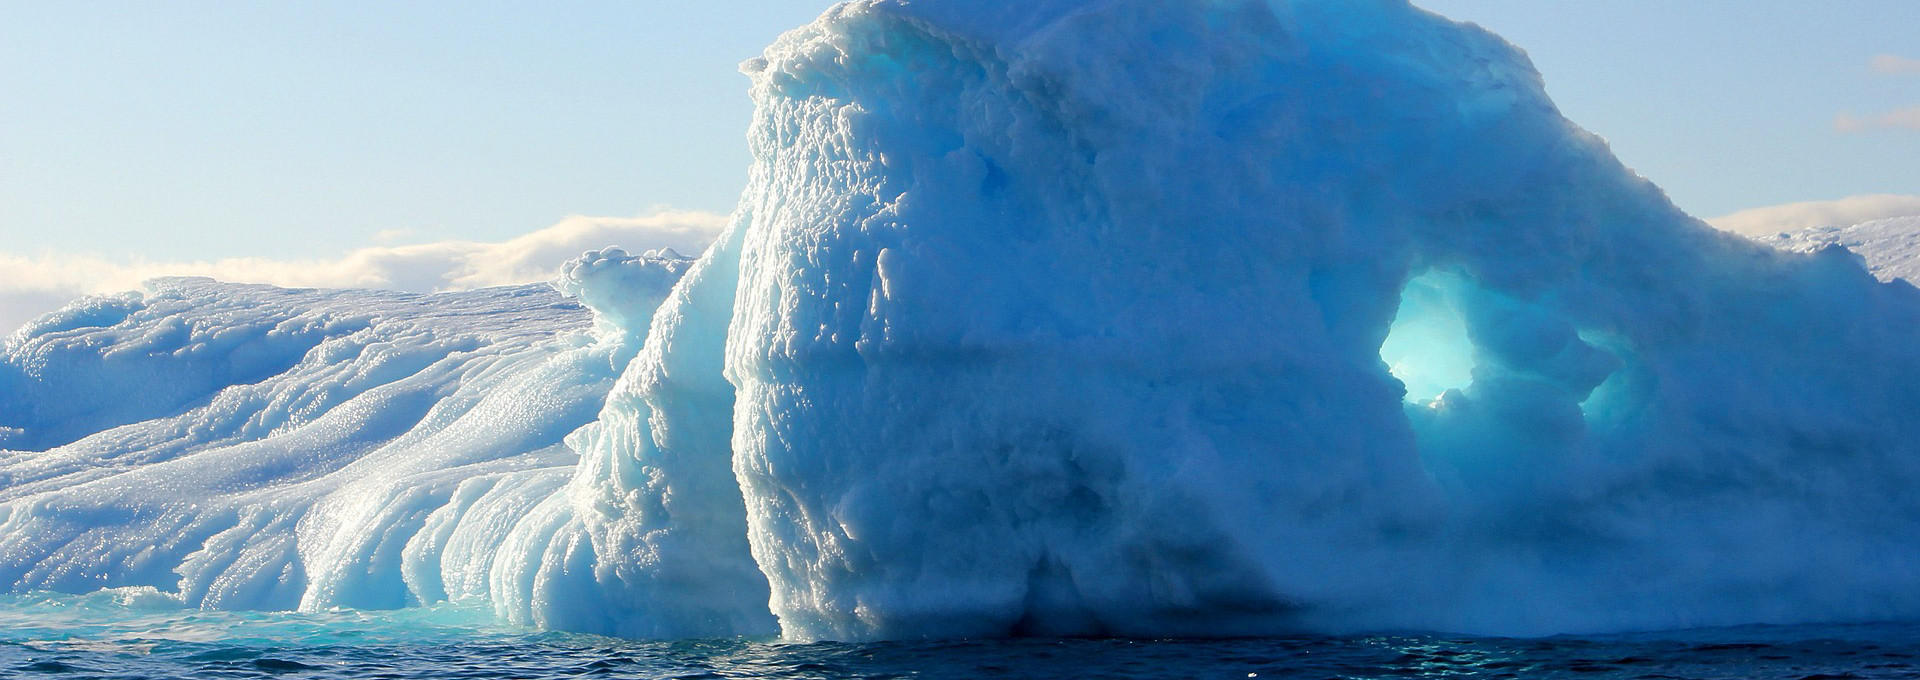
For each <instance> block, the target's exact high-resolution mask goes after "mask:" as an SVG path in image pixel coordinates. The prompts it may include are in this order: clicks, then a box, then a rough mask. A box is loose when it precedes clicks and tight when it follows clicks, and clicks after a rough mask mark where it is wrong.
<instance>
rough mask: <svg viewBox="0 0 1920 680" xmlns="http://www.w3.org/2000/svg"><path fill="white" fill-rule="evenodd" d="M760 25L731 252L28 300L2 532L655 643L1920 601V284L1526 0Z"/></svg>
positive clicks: (1353, 624)
mask: <svg viewBox="0 0 1920 680" xmlns="http://www.w3.org/2000/svg"><path fill="white" fill-rule="evenodd" d="M743 69H744V70H745V71H746V72H747V74H748V76H749V77H750V79H751V82H752V93H753V97H754V100H755V102H756V104H757V106H758V109H757V111H758V112H757V114H756V117H755V120H754V124H753V127H752V129H751V131H750V135H749V140H750V143H751V144H752V147H753V152H754V156H755V159H756V160H755V163H754V166H753V168H752V173H751V180H750V184H749V186H748V188H747V190H746V191H745V193H744V195H743V196H742V199H741V203H740V206H739V209H738V211H737V213H736V215H735V217H734V221H733V223H732V225H731V227H730V228H729V230H728V231H727V232H726V233H725V234H724V235H723V236H722V237H721V239H720V240H719V242H718V243H716V244H715V245H714V246H713V247H712V248H711V249H710V250H709V251H708V252H706V253H705V254H704V255H703V256H701V257H700V258H698V260H697V261H691V262H690V261H687V260H682V259H679V258H676V257H674V256H673V255H672V254H671V253H650V254H647V255H642V256H634V255H629V254H627V253H624V252H620V251H617V250H609V251H603V252H600V253H594V254H590V255H589V256H588V257H586V258H583V259H582V260H580V261H577V262H576V263H574V264H573V265H572V266H570V268H569V271H568V272H567V274H566V275H565V276H564V277H563V280H562V282H561V285H560V286H559V287H560V288H561V289H562V290H564V291H565V292H566V293H567V294H568V295H570V296H572V298H571V300H572V301H570V299H569V298H564V297H561V296H559V295H557V294H555V293H553V292H551V291H548V290H545V289H538V288H524V289H501V290H493V291H481V292H476V293H466V294H446V295H438V296H426V297H421V296H400V295H397V294H379V293H365V292H327V291H284V290H280V289H269V288H264V287H246V286H234V285H229V284H216V283H212V282H207V281H179V280H175V281H162V282H157V283H155V284H153V286H152V289H151V290H149V291H147V292H146V293H144V294H130V295H126V296H121V297H116V298H96V299H92V300H89V301H85V302H82V303H78V304H77V305H75V306H73V307H70V308H68V309H66V310H63V311H61V312H59V313H56V314H54V315H52V316H49V317H47V318H45V319H42V320H41V321H39V322H36V323H35V324H34V325H31V326H29V327H28V328H26V329H24V330H23V331H22V332H21V333H19V334H17V335H15V336H14V337H13V338H12V339H11V340H9V341H8V344H7V345H6V355H5V362H4V363H3V364H0V447H4V448H6V449H9V451H7V452H5V453H0V583H5V584H8V587H9V589H11V590H14V591H20V592H25V591H33V590H57V591H65V592H90V591H94V590H99V589H103V588H113V589H142V590H139V591H138V592H141V593H144V595H143V597H157V598H166V599H169V600H170V601H176V602H178V603H180V604H182V605H184V606H189V607H206V608H221V609H238V610H246V609H307V610H325V609H329V608H333V607H358V608H375V609H378V608H399V607H409V606H417V605H429V604H434V603H438V602H443V601H455V602H470V601H486V602H490V603H491V606H492V607H493V608H494V610H495V611H496V612H497V613H498V614H499V615H501V616H504V617H505V618H507V619H508V620H510V621H514V622H520V623H529V624H535V625H539V626H542V627H547V628H556V629H562V630H572V631H583V632H594V633H605V634H612V635H620V636H628V637H651V638H678V637H707V636H733V635H771V634H774V633H779V634H781V635H783V636H785V637H787V638H789V639H795V640H812V639H833V640H876V639H897V638H945V637H969V636H1005V635H1026V634H1032V635H1074V636H1079V635H1090V636H1101V635H1117V636H1237V635H1274V634H1292V633H1303V632H1310V633H1347V632H1355V631H1371V630H1428V631H1446V632H1456V633H1473V634H1498V635H1544V634H1553V633H1604V632H1619V631H1632V630H1653V629H1677V628H1695V627H1707V626H1727V625H1740V624H1755V623H1823V622H1851V621H1876V620H1889V619H1912V618H1915V617H1920V494H1915V493H1913V492H1912V490H1913V489H1916V488H1920V432H1917V431H1916V429H1920V419H1916V418H1913V417H1912V416H1911V413H1912V412H1913V411H1914V410H1915V409H1916V408H1917V407H1920V293H1917V292H1916V291H1915V289H1914V288H1913V287H1912V286H1910V285H1908V284H1906V283H1904V282H1898V281H1896V282H1893V283H1881V282H1879V281H1876V280H1875V279H1874V278H1873V277H1872V276H1871V275H1870V274H1868V272H1867V271H1866V269H1865V268H1864V267H1863V266H1862V265H1861V264H1860V262H1859V261H1858V260H1857V259H1856V258H1855V257H1853V256H1852V255H1851V254H1849V253H1847V252H1846V251H1845V250H1843V249H1839V248H1829V249H1825V250H1820V251H1817V252H1814V253H1811V254H1798V253H1789V252H1784V251H1778V250H1774V249H1771V248H1768V247H1765V246H1761V245H1757V244H1754V243H1751V242H1748V241H1746V240H1744V239H1741V238H1740V237H1737V236H1733V235H1728V234H1723V233H1720V232H1716V231H1714V230H1712V229H1710V228H1709V227H1707V226H1706V225H1704V224H1702V223H1700V222H1698V221H1697V220H1694V219H1692V218H1690V217H1688V216H1686V215H1685V214H1683V213H1681V212H1680V211H1679V210H1677V209H1676V208H1674V207H1673V206H1672V204H1671V203H1670V202H1669V201H1668V200H1667V199H1666V197H1665V196H1664V195H1663V194H1662V193H1661V192H1660V190H1659V189H1658V188H1657V187H1654V186H1653V185H1651V184H1650V183H1648V182H1646V181H1645V180H1643V179H1641V178H1639V177H1637V176H1636V175H1634V174H1633V173H1632V172H1631V171H1629V170H1628V169H1626V168H1625V167H1623V166H1622V165H1621V164H1620V163H1619V162H1618V161H1617V160H1615V159H1614V158H1613V156H1612V155H1611V154H1610V153H1609V152H1608V150H1607V149H1606V146H1605V144H1604V143H1603V142H1602V141H1601V140H1599V139H1598V138H1596V137H1594V136H1592V135H1590V134H1587V133H1585V132H1584V131H1582V130H1580V129H1579V128H1578V127H1576V126H1574V125H1573V124H1572V123H1570V122H1568V121H1566V120H1565V119H1564V118H1563V117H1561V116H1560V114H1559V113H1558V112H1557V110H1556V109H1555V108H1554V107H1553V105H1552V103H1551V102H1550V101H1548V99H1547V97H1546V95H1545V94H1544V92H1543V89H1542V86H1541V82H1540V77H1539V76H1538V75H1537V74H1536V72H1535V71H1534V70H1533V68H1532V67H1531V65H1530V64H1529V63H1528V61H1527V60H1526V58H1525V56H1524V55H1523V54H1522V53H1521V52H1520V51H1519V50H1518V49H1516V48H1514V47H1513V46H1511V45H1508V44H1507V43H1505V42H1504V41H1502V40H1500V39H1499V38H1498V37H1496V36H1493V35H1492V34H1489V33H1487V32H1485V31H1483V30H1481V29H1479V28H1477V27H1474V26H1470V25H1462V24H1456V23H1453V22H1451V21H1448V20H1446V19H1444V18H1441V17H1439V16H1436V15H1433V14H1430V13H1427V12H1425V11H1422V10H1419V9H1417V8H1415V7H1413V6H1411V5H1409V4H1408V3H1407V2H1405V1H1404V0H1340V1H1335V0H1206V1H1199V0H1194V1H1182V2H1162V1H1158V0H1039V1H1028V2H1002V1H998V0H996V1H993V2H979V1H977V0H976V1H967V2H962V1H961V0H862V1H859V2H852V3H847V4H843V5H840V6H838V7H836V8H834V9H833V10H830V11H829V12H828V13H827V14H826V15H825V16H824V17H822V18H821V19H820V21H818V22H817V23H815V24H813V25H811V26H808V27H805V28H802V29H799V30H796V31H794V32H792V33H789V34H787V35H786V36H784V37H782V38H781V39H780V41H779V42H778V43H777V44H775V45H774V46H773V47H771V48H769V49H768V50H767V52H766V54H765V56H764V57H763V58H761V59H756V60H753V61H751V62H749V63H747V64H746V65H744V67H743ZM588 310H590V311H591V321H589V314H588ZM655 310H657V311H655ZM120 592H133V591H124V590H123V591H120Z"/></svg>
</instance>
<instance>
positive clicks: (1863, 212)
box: [1707, 194, 1920, 236]
mask: <svg viewBox="0 0 1920 680" xmlns="http://www.w3.org/2000/svg"><path fill="white" fill-rule="evenodd" d="M1908 215H1920V196H1901V195H1897V194H1874V195H1868V196H1853V197H1849V198H1843V199H1840V200H1838V201H1810V202H1806V203H1788V204H1786V205H1775V206H1768V207H1765V208H1754V209H1752V210H1742V211H1740V212H1737V213H1734V214H1731V215H1725V216H1721V217H1715V218H1713V219H1710V220H1707V223H1708V224H1711V225H1713V226H1715V227H1719V228H1721V229H1725V230H1727V231H1731V232H1736V233H1740V234H1746V235H1749V236H1769V235H1773V234H1778V233H1782V232H1789V231H1798V230H1801V229H1808V228H1812V227H1847V226H1852V225H1855V224H1859V223H1861V222H1871V221H1874V220H1880V219H1886V218H1889V217H1906V216H1908Z"/></svg>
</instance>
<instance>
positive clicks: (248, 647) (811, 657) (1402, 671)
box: [0, 591, 1920, 680]
mask: <svg viewBox="0 0 1920 680" xmlns="http://www.w3.org/2000/svg"><path fill="white" fill-rule="evenodd" d="M0 677H7V678H42V677H44V678H126V679H131V678H396V679H397V678H581V677H586V678H684V679H692V678H876V679H877V678H943V679H944V678H1235V679H1244V678H1262V679H1272V678H1302V679H1308V678H1311V679H1314V680H1323V679H1329V678H1601V679H1608V678H1634V679H1667V678H1692V679H1701V680H1705V679H1711V678H1752V679H1759V678H1787V679H1793V680H1811V679H1816V678H1916V677H1920V625H1911V624H1882V625H1849V626H1791V627H1747V628H1733V629H1715V630H1704V631H1686V632H1677V633H1650V634H1638V635H1621V636H1606V637H1594V638H1578V637H1555V638H1538V639H1513V638H1475V637H1463V636H1433V635H1413V634H1405V635H1364V636H1354V637H1282V638H1263V639H1237V640H1037V639H1035V640H958V641H939V642H889V643H876V644H840V643H813V644H797V643H785V642H780V641H777V640H752V639H717V640H693V641H676V642H646V641H633V640H620V639H615V638H607V637H599V636H592V635H579V634H570V633H552V632H539V631H532V630H525V629H519V628H515V627H512V626H507V625H504V624H501V623H499V622H498V621H497V620H495V619H494V618H493V617H492V615H491V614H489V613H488V611H487V609H486V608H484V607H479V606H466V605H442V606H437V607H428V608H418V609H407V610H398V611H387V612H363V611H350V610H339V611H328V612H317V613H284V612H275V613H259V612H253V613H248V612H210V611H199V610H188V609H180V608H176V607H171V606H169V605H168V604H167V599H166V598H165V597H164V596H160V595H158V594H155V593H151V592H141V591H119V592H104V593H99V594H95V595H89V596H81V597H75V596H56V595H35V596H24V597H22V596H14V597H8V598H4V600H0Z"/></svg>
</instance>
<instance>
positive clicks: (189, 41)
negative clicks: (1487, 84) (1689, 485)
mask: <svg viewBox="0 0 1920 680" xmlns="http://www.w3.org/2000/svg"><path fill="white" fill-rule="evenodd" d="M829 4H830V3H828V2H818V1H812V0H705V1H701V2H692V1H681V0H650V1H633V2H587V1H580V0H559V1H553V2H538V3H535V2H512V3H510V2H474V1H460V2H444V1H428V0H414V1H409V2H386V1H381V2H370V1H366V0H327V1H307V0H278V1H273V2H258V1H252V0H247V1H239V0H197V1H195V2H145V1H142V2H132V1H126V2H106V1H77V0H0V253H14V254H34V253H41V252H47V251H52V252H60V253H67V252H87V253H94V254H99V255H104V256H108V257H126V256H129V255H132V254H141V255H144V256H146V257H149V258H155V259H191V258H215V257H230V256H264V257H277V258H287V257H324V256H332V255H335V254H338V253H340V252H344V251H346V250H348V249H351V248H354V247H358V246H363V245H368V244H372V243H374V242H376V240H377V239H378V237H377V234H379V233H380V232H393V231H402V230H406V231H410V232H411V233H410V234H409V235H407V236H405V237H404V240H407V241H433V240H441V239H449V238H470V239H481V240H499V239H504V238H508V237H511V236H513V235H516V234H520V233H524V232H527V231H531V230H534V229H538V228H540V227H543V226H546V225H549V224H552V223H554V222H556V221H557V220H559V219H560V218H562V217H564V216H566V215H569V214H588V215H634V214H639V213H643V212H646V211H648V210H650V209H651V208H652V207H654V206H659V205H672V206H676V207H681V208H692V209H701V210H708V211H718V212H724V211H727V210H729V209H730V208H731V207H732V202H733V199H734V197H735V195H736V194H737V193H738V191H739V189H740V186H741V184H742V183H743V181H744V178H745V166H746V163H747V161H748V157H747V152H746V147H745V142H744V140H743V131H744V129H745V127H746V124H747V119H748V116H749V113H750V110H749V103H748V101H747V97H746V94H745V91H744V90H745V84H746V81H745V79H744V78H743V77H742V76H740V75H739V74H738V73H737V72H736V71H735V66H736V64H738V62H740V61H741V60H743V59H746V58H748V57H751V56H754V55H755V54H757V53H758V52H759V49H760V47H762V46H763V45H764V44H765V43H767V42H769V41H770V40H772V39H773V38H774V36H776V35H778V34H779V33H780V32H781V31H782V30H784V29H786V28H789V27H792V26H796V25H799V24H801V23H805V22H806V21H808V20H810V19H811V18H812V17H814V16H815V15H817V14H818V13H819V12H820V11H821V10H823V9H824V8H825V7H827V6H828V5H829ZM1416 4H1420V5H1422V6H1425V7H1428V8H1430V9H1434V10H1436V11H1439V12H1441V13H1443V14H1447V15H1449V16H1453V17H1455V18H1458V19H1463V20H1470V21H1475V22H1478V23H1481V24H1482V25H1485V26H1487V27H1489V28H1492V29H1494V30H1495V31H1497V32H1500V33H1501V34H1503V35H1505V36H1507V37H1508V39H1510V40H1513V41H1514V42H1516V43H1518V44H1519V45H1521V46H1522V47H1524V48H1526V49H1527V50H1528V51H1529V53H1530V54H1532V55H1533V57H1534V59H1535V61H1536V63H1537V64H1538V65H1539V66H1540V68H1541V69H1542V71H1543V72H1544V73H1545V74H1546V78H1547V82H1548V87H1549V89H1550V90H1551V92H1552V93H1553V94H1554V95H1555V97H1556V99H1558V100H1559V101H1560V103H1561V105H1562V107H1563V109H1565V110H1566V111H1567V113H1568V115H1569V116H1570V117H1572V118H1573V119H1574V120H1576V121H1578V122H1580V123H1581V124H1583V125H1585V126H1586V127H1588V128H1589V129H1591V130H1594V131H1595V132H1598V133H1600V134H1601V135H1603V136H1605V137H1607V138H1608V139H1610V140H1611V141H1612V142H1613V144H1614V146H1615V149H1616V151H1617V152H1618V153H1619V154H1620V155H1621V156H1622V157H1623V158H1624V159H1625V160H1626V161H1627V162H1628V164H1630V165H1632V166H1634V167H1635V168H1637V169H1638V170H1640V171H1641V172H1642V174H1645V175H1647V176H1648V177H1651V178H1652V179H1654V180H1655V181H1657V182H1659V183H1661V184H1662V185H1663V186H1665V187H1667V189H1668V190H1669V192H1670V193H1671V194H1672V195H1673V196H1674V197H1675V199H1676V200H1677V201H1678V202H1679V203H1680V204H1681V206H1682V207H1684V208H1687V209H1689V210H1691V211H1694V212H1695V213H1697V214H1700V215H1702V216H1713V215H1718V214H1722V213H1727V212H1732V211H1735V210H1738V209H1742V208H1749V207H1756V206H1763V205H1770V204H1775V203H1785V202H1792V201H1803V200H1816V199H1832V198H1839V197H1843V196H1848V195H1854V194H1866V193H1902V194H1920V130H1912V129H1891V128H1890V129H1877V130H1867V131H1862V132H1856V133H1842V132H1840V131H1838V130H1836V129H1835V124H1834V121H1835V118H1836V116H1837V115H1839V114H1841V113H1843V112H1853V113H1854V114H1856V115H1859V116H1868V115H1874V114H1882V113H1886V112H1889V111H1895V110H1899V109H1903V108H1908V107H1914V106H1920V72H1916V73H1908V74H1904V75H1901V74H1889V73H1878V72H1875V71H1874V70H1873V69H1872V68H1870V63H1871V60H1872V59H1873V58H1874V57H1876V56H1877V55H1882V54H1891V55H1896V56H1901V57H1906V58H1912V59H1920V30H1916V27H1920V1H1916V0H1839V1H1838V2H1836V1H1835V0H1828V1H1827V2H1812V1H1808V0H1786V1H1779V0H1776V1H1770V2H1764V3H1759V2H1755V3H1744V2H1730V1H1726V0H1715V1H1711V2H1708V1H1702V0H1666V1H1664V2H1655V1H1651V0H1555V1H1551V2H1549V1H1544V0H1416Z"/></svg>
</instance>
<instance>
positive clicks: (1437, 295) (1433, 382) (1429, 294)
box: [1380, 272, 1474, 404]
mask: <svg viewBox="0 0 1920 680" xmlns="http://www.w3.org/2000/svg"><path fill="white" fill-rule="evenodd" d="M1459 286H1460V281H1459V279H1458V278H1457V277H1455V276H1453V275H1450V274H1444V273H1440V272H1427V273H1425V274H1421V275H1420V276H1417V277H1414V279H1413V280H1411V281H1408V282H1407V287H1406V289H1405V290H1403V291H1401V293H1400V311H1398V312H1396V313H1395V314H1394V317H1393V327H1392V328H1391V329H1389V330H1388V331H1387V341H1386V342H1385V343H1382V344H1381V345H1380V359H1381V360H1382V361H1385V362H1386V363H1387V370H1388V371H1389V372H1391V373H1393V377H1395V378H1398V379H1399V380H1400V382H1401V383H1402V384H1404V385H1406V387H1407V401H1408V402H1411V403H1416V404H1425V403H1430V402H1432V401H1433V400H1435V399H1438V398H1440V395H1442V394H1445V393H1446V392H1447V390H1453V389H1466V387H1467V385H1468V384H1470V383H1472V382H1473V364H1474V360H1473V342H1472V341H1471V340H1469V339H1468V338H1467V322H1466V319H1465V318H1463V317H1461V315H1460V308H1459V305H1458V303H1456V302H1455V301H1454V299H1453V296H1454V295H1455V294H1456V293H1454V292H1453V291H1456V290H1459Z"/></svg>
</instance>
